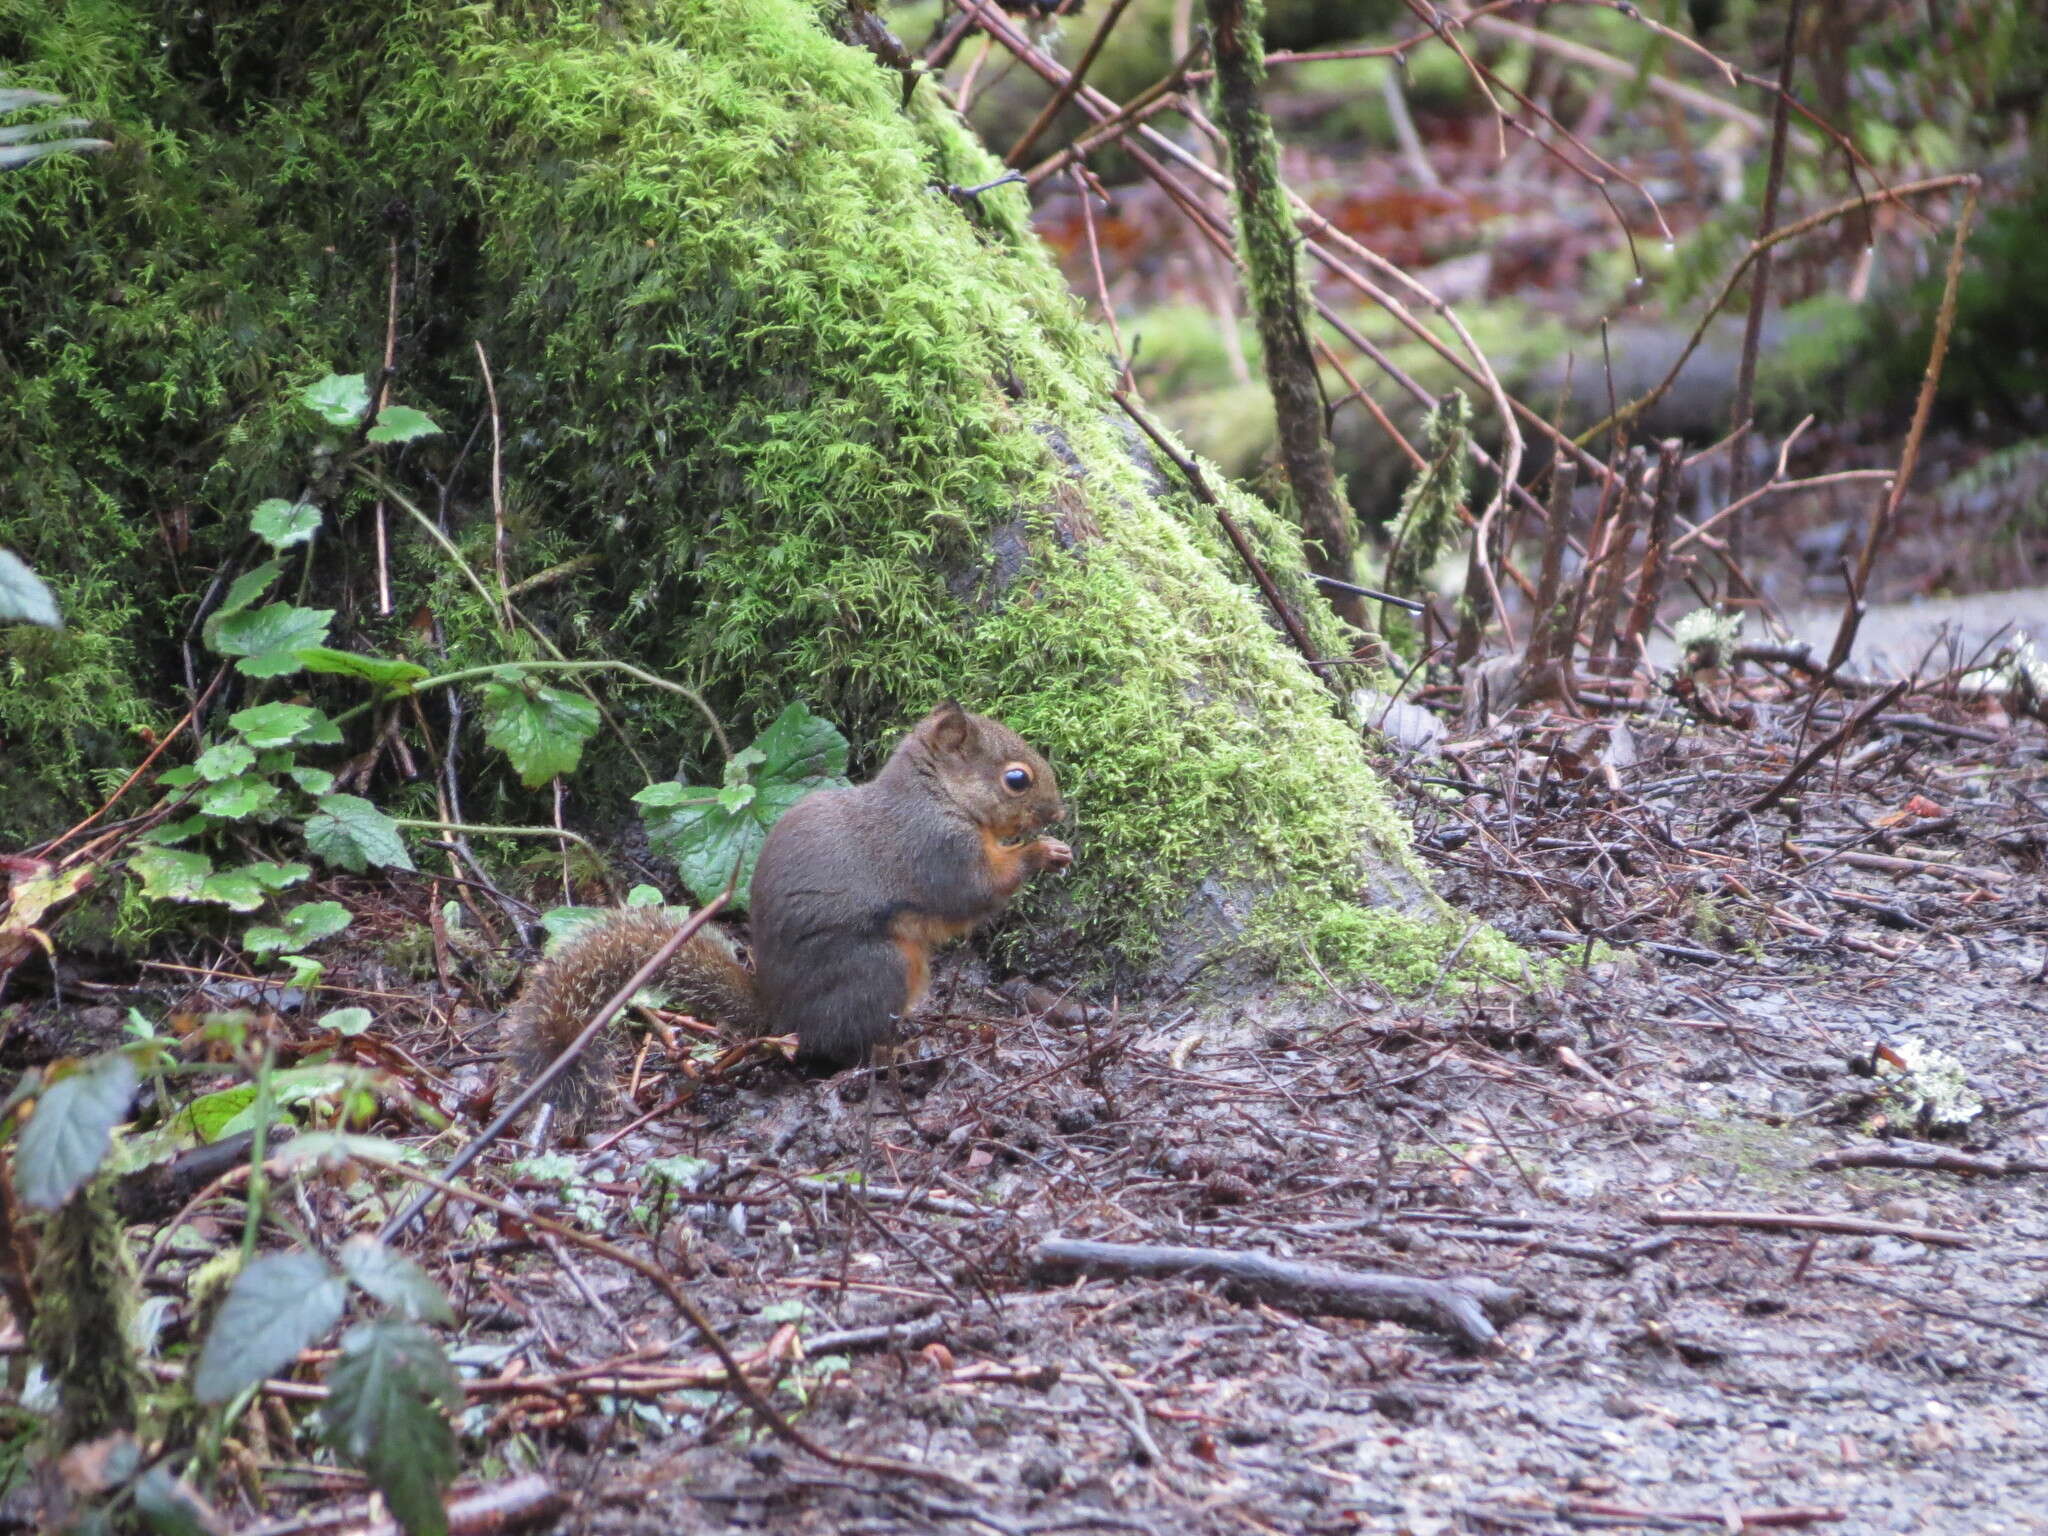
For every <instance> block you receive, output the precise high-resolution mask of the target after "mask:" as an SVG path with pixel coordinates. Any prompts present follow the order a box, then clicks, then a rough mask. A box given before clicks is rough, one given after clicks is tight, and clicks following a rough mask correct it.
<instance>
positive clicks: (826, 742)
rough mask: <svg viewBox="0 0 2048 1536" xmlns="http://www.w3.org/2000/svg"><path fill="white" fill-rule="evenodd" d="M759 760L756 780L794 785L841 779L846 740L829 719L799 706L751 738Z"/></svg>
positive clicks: (791, 708) (792, 708)
mask: <svg viewBox="0 0 2048 1536" xmlns="http://www.w3.org/2000/svg"><path fill="white" fill-rule="evenodd" d="M754 749H755V750H756V751H758V752H760V754H761V756H762V758H763V761H762V764H761V771H760V773H759V774H757V775H756V778H758V779H761V780H765V781H780V782H783V783H796V782H798V781H809V780H813V779H824V780H844V779H845V777H846V758H847V747H846V738H845V737H844V736H842V735H841V734H840V733H839V729H838V727H837V726H835V725H833V724H832V722H831V721H829V720H820V719H819V718H818V717H817V716H816V715H814V714H812V713H811V712H810V710H809V709H807V708H805V706H804V705H803V704H801V703H797V704H792V705H790V706H789V708H787V709H785V710H784V711H783V712H782V713H781V714H779V715H777V716H776V717H775V723H774V724H773V725H771V726H769V727H768V729H767V730H765V731H763V732H762V733H761V734H760V735H759V736H757V737H756V738H755V739H754Z"/></svg>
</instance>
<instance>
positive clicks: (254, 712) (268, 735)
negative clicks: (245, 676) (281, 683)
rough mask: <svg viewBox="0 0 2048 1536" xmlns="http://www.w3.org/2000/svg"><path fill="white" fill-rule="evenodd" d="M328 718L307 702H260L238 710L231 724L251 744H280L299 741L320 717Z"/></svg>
mask: <svg viewBox="0 0 2048 1536" xmlns="http://www.w3.org/2000/svg"><path fill="white" fill-rule="evenodd" d="M324 718H326V717H325V716H323V715H322V714H321V713H320V711H319V710H317V709H312V708H309V707H308V706H307V705H304V704H258V705H255V706H253V707H252V708H249V709H238V710H236V711H235V712H234V713H233V714H232V715H229V716H228V724H229V725H231V726H233V727H234V728H235V729H236V730H237V731H239V732H241V735H242V739H243V740H244V741H246V742H248V743H249V745H250V746H252V747H281V746H284V745H285V744H286V743H287V742H292V741H297V740H298V739H299V737H300V736H301V735H303V734H304V733H305V732H306V731H307V730H309V729H310V728H311V727H312V725H313V723H314V722H315V721H317V720H321V719H324Z"/></svg>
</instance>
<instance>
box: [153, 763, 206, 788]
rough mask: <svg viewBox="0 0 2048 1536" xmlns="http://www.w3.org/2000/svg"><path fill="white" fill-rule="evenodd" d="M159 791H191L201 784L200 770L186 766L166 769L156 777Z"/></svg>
mask: <svg viewBox="0 0 2048 1536" xmlns="http://www.w3.org/2000/svg"><path fill="white" fill-rule="evenodd" d="M156 782H157V788H159V789H189V788H191V787H192V786H193V785H194V784H197V783H198V782H199V770H198V769H197V768H194V767H192V766H191V765H190V764H186V765H183V766H180V767H177V768H166V769H165V770H164V771H163V772H162V773H160V774H158V775H157V776H156Z"/></svg>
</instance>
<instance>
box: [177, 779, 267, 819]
mask: <svg viewBox="0 0 2048 1536" xmlns="http://www.w3.org/2000/svg"><path fill="white" fill-rule="evenodd" d="M195 803H196V804H197V805H198V807H199V809H200V810H202V811H204V812H205V813H206V814H207V815H209V816H218V817H219V818H220V819H221V820H222V821H240V820H242V819H243V818H244V817H248V816H253V815H255V814H256V813H257V812H258V811H261V810H266V809H268V808H269V807H270V806H272V805H274V804H276V803H277V786H276V785H275V784H273V783H271V782H270V781H269V780H268V779H259V778H257V777H256V776H255V775H254V774H244V775H243V776H242V777H241V778H239V779H229V780H228V781H227V782H226V783H225V784H209V785H207V786H206V788H204V789H202V790H201V791H200V792H199V796H198V799H197V801H196V802H195Z"/></svg>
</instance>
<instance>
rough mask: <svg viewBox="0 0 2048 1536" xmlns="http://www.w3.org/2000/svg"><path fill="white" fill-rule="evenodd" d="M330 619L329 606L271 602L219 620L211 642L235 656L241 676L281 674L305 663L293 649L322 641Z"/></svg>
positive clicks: (308, 646)
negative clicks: (238, 658) (310, 606)
mask: <svg viewBox="0 0 2048 1536" xmlns="http://www.w3.org/2000/svg"><path fill="white" fill-rule="evenodd" d="M333 622H334V610H333V609H332V608H301V607H299V606H297V605H296V604H294V603H271V604H269V605H268V606H266V607H262V608H255V609H251V610H250V611H249V612H247V613H237V614H232V615H230V616H229V617H227V618H225V619H223V620H221V622H220V623H219V624H218V625H217V626H216V627H215V628H214V631H213V639H212V644H213V648H214V649H215V650H216V651H219V652H220V653H221V654H222V655H223V656H239V657H240V658H241V660H240V661H238V662H236V663H235V670H236V671H238V672H240V673H242V675H243V676H245V677H284V676H286V675H288V674H290V673H293V672H297V671H298V670H300V668H301V667H303V666H304V665H305V663H304V662H303V661H301V660H300V659H299V656H298V654H297V652H298V651H299V650H300V649H301V648H310V647H314V646H319V645H321V644H322V643H323V642H325V640H326V639H327V626H328V625H329V624H331V623H333Z"/></svg>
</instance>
